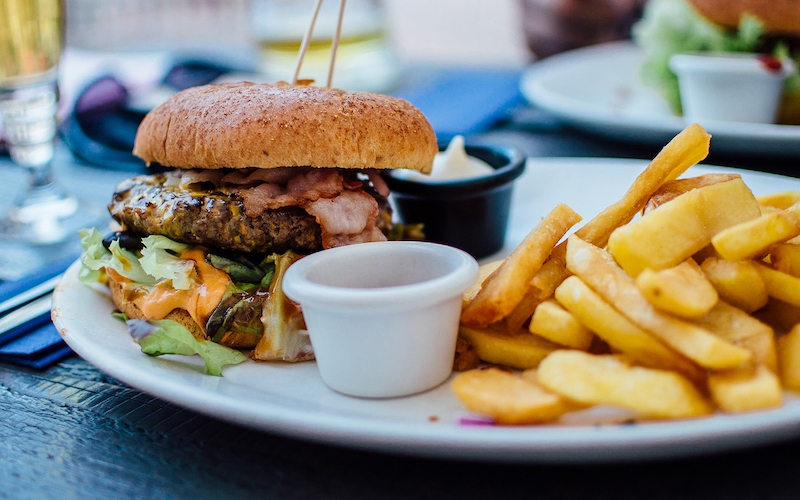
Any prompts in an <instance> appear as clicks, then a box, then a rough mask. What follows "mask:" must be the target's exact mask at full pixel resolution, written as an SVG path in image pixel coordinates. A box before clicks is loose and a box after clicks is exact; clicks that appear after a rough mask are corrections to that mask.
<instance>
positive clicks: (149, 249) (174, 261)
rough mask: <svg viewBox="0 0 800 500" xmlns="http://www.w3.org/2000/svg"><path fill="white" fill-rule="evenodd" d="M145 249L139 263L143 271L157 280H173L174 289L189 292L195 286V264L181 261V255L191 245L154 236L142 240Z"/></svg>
mask: <svg viewBox="0 0 800 500" xmlns="http://www.w3.org/2000/svg"><path fill="white" fill-rule="evenodd" d="M142 244H144V248H143V249H142V257H141V258H140V259H139V263H140V264H141V266H142V269H143V270H144V271H145V272H146V273H147V274H149V275H150V276H152V277H153V278H155V280H156V281H160V280H162V279H166V280H172V286H173V288H176V289H178V290H188V289H189V288H191V287H192V285H193V284H194V277H193V271H194V262H192V261H191V260H185V259H179V258H178V256H177V255H176V254H180V253H181V252H183V251H184V250H186V249H187V248H189V245H186V244H185V243H178V242H177V241H172V240H171V239H169V238H167V237H166V236H159V235H152V236H148V237H147V238H144V239H142Z"/></svg>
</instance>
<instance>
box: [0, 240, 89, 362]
mask: <svg viewBox="0 0 800 500" xmlns="http://www.w3.org/2000/svg"><path fill="white" fill-rule="evenodd" d="M75 259H76V257H75V256H72V257H69V258H66V259H62V260H59V261H56V262H54V263H52V264H50V265H47V266H45V267H43V268H42V269H40V270H39V271H38V272H36V273H34V274H32V275H30V276H26V277H25V278H23V279H21V280H18V281H7V282H5V283H0V302H2V301H5V300H7V299H10V298H12V297H16V296H17V295H19V294H20V293H22V292H24V291H26V290H29V289H31V288H32V287H34V286H36V285H38V284H41V283H43V282H45V281H47V280H49V279H51V278H53V277H55V276H57V275H59V274H61V273H63V272H64V271H66V269H67V267H69V265H70V264H72V262H74V261H75ZM72 354H73V352H72V350H71V349H70V348H69V346H68V345H67V344H66V343H64V341H63V340H62V339H61V336H60V335H59V334H58V331H57V330H56V327H55V326H54V325H53V323H52V322H51V321H50V314H49V313H45V314H42V315H39V316H37V317H35V318H33V319H32V320H30V321H28V322H26V323H24V324H22V325H20V326H18V327H17V328H14V329H12V330H10V331H8V332H6V333H5V334H3V335H2V336H0V361H4V362H8V363H14V364H18V365H23V366H28V367H32V368H36V369H40V370H41V369H44V368H47V367H48V366H50V365H52V364H55V363H57V362H59V361H61V360H62V359H65V358H67V357H69V356H71V355H72Z"/></svg>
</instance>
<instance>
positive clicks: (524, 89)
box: [520, 40, 800, 146]
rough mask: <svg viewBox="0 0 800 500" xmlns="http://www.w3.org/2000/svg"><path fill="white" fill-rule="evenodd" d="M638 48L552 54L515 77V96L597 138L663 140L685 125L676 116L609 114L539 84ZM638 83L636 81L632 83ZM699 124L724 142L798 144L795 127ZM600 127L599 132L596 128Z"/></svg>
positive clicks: (616, 45)
mask: <svg viewBox="0 0 800 500" xmlns="http://www.w3.org/2000/svg"><path fill="white" fill-rule="evenodd" d="M640 54H641V49H639V47H637V46H636V45H635V44H634V42H632V41H630V40H622V41H614V42H607V43H602V44H597V45H592V46H588V47H582V48H579V49H574V50H570V51H567V52H562V53H560V54H556V55H554V56H552V57H549V58H546V59H543V60H541V61H537V62H534V63H533V64H531V65H530V66H528V68H526V69H525V70H524V71H523V74H522V77H521V78H520V92H521V93H522V94H523V96H524V97H525V98H526V99H527V101H528V102H529V103H531V104H533V105H535V106H538V107H540V108H542V109H544V110H546V111H548V112H550V113H553V114H554V115H556V116H558V117H560V118H562V119H564V120H566V121H568V122H569V123H571V124H573V125H574V126H577V127H580V128H584V129H587V130H590V131H593V132H596V133H601V134H602V135H612V134H613V135H614V136H617V134H618V133H620V132H628V133H630V134H632V136H631V137H630V139H631V140H635V139H637V137H636V136H637V135H640V136H641V137H639V141H640V142H654V141H658V142H664V141H663V138H664V137H668V138H671V137H672V136H673V135H675V134H677V133H678V132H680V131H681V130H682V129H683V128H684V127H685V126H686V122H685V121H684V120H683V118H682V117H679V116H661V115H658V116H653V117H648V116H644V115H642V116H638V115H635V116H631V115H628V114H624V113H620V114H614V113H612V112H609V111H602V110H600V109H598V108H595V107H591V106H590V107H587V106H586V105H585V103H584V102H583V101H580V100H577V99H574V98H571V97H569V96H567V95H565V94H563V93H559V92H557V91H554V90H553V89H551V88H549V87H547V86H545V85H543V82H542V80H543V79H544V78H546V77H552V76H553V74H557V73H558V72H560V71H563V70H564V68H575V67H576V66H579V65H581V64H583V63H584V62H585V61H587V60H588V59H589V58H597V57H611V58H622V57H626V58H627V57H639V56H640ZM636 83H637V84H638V82H636ZM702 125H703V126H704V127H705V128H706V129H707V130H708V131H709V132H710V133H711V134H712V135H716V136H718V137H719V138H724V139H728V140H736V139H747V140H770V141H775V142H776V143H778V144H787V143H788V144H792V145H794V144H797V145H798V146H800V125H783V124H764V123H737V122H724V121H704V122H703V123H702ZM607 126H612V127H616V128H618V129H619V130H618V131H616V133H615V131H607V133H606V134H603V130H602V127H607ZM598 128H600V130H598Z"/></svg>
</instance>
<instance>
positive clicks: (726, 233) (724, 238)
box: [711, 203, 800, 261]
mask: <svg viewBox="0 0 800 500" xmlns="http://www.w3.org/2000/svg"><path fill="white" fill-rule="evenodd" d="M797 235H800V203H797V204H795V205H792V206H791V207H789V208H787V209H786V210H782V211H780V212H775V213H771V214H767V215H763V216H761V217H759V218H757V219H753V220H750V221H745V222H742V223H740V224H736V225H734V226H732V227H729V228H727V229H724V230H722V231H720V232H719V233H718V234H716V235H715V236H714V238H712V240H711V244H712V245H714V248H716V249H717V252H719V254H720V255H721V256H722V257H723V258H724V259H725V260H729V261H737V260H744V259H750V258H753V257H763V256H764V255H766V254H767V253H768V250H769V247H770V246H771V245H773V244H775V243H783V242H784V241H787V240H790V239H792V238H794V237H795V236H797Z"/></svg>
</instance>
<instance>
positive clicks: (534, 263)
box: [461, 205, 581, 328]
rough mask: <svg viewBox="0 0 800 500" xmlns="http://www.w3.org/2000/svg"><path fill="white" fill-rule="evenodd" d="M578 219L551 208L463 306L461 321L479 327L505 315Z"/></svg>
mask: <svg viewBox="0 0 800 500" xmlns="http://www.w3.org/2000/svg"><path fill="white" fill-rule="evenodd" d="M580 220H581V217H580V215H578V214H577V213H575V211H574V210H572V209H571V208H569V207H568V206H566V205H558V206H557V207H556V208H554V209H553V210H552V211H551V212H550V213H549V214H548V215H547V216H546V217H545V218H544V219H542V222H541V223H540V224H539V225H538V226H537V227H536V228H534V230H533V231H531V232H530V234H528V236H527V237H525V240H524V241H523V242H522V243H520V245H519V246H518V247H517V248H515V249H514V251H513V252H511V255H509V256H508V257H507V258H506V260H505V261H503V263H502V264H501V265H500V267H498V268H497V269H496V270H495V272H494V273H492V274H491V275H490V276H489V277H488V278H487V279H486V280H485V281H484V283H483V287H482V288H481V290H480V291H479V292H478V294H477V295H476V296H475V298H474V299H472V301H471V302H470V303H469V304H468V305H467V307H465V308H464V310H463V312H462V314H461V322H462V323H463V324H465V325H467V326H471V327H477V328H481V327H485V326H487V325H489V324H491V323H495V322H497V321H500V320H501V319H503V318H505V317H506V316H508V315H509V314H510V313H511V311H513V310H514V308H515V307H516V306H517V304H519V303H520V302H521V301H522V299H523V298H524V296H525V292H526V291H527V290H528V286H529V284H530V281H531V279H533V276H534V275H535V274H536V271H538V270H539V268H540V267H541V266H542V264H543V263H544V261H545V259H547V256H548V255H550V252H551V251H552V250H553V247H555V245H556V243H558V241H559V240H560V239H561V238H562V237H563V236H564V235H565V234H566V233H567V231H568V230H569V229H570V228H571V227H572V226H574V225H575V224H577V223H578V222H579V221H580Z"/></svg>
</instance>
